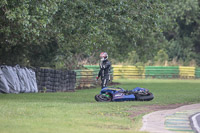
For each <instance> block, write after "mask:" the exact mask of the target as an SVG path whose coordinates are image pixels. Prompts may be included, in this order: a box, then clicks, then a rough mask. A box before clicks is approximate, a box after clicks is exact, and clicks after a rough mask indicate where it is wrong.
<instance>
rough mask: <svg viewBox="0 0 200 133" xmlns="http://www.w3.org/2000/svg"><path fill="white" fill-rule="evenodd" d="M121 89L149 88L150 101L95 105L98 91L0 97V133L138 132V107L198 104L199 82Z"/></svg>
mask: <svg viewBox="0 0 200 133" xmlns="http://www.w3.org/2000/svg"><path fill="white" fill-rule="evenodd" d="M116 82H120V83H121V85H118V86H120V87H123V88H124V89H129V90H130V89H132V88H135V87H144V88H148V89H149V90H150V91H151V92H152V93H153V94H154V96H155V99H154V100H153V101H149V102H110V103H98V102H96V101H95V99H94V96H95V94H97V93H99V91H100V88H97V89H87V90H78V91H76V92H69V93H37V94H33V93H32V94H1V95H0V132H1V133H29V132H31V133H36V132H37V133H55V132H57V133H76V132H77V133H89V132H91V133H94V132H98V133H103V132H106V133H109V132H114V133H129V132H130V133H133V132H139V131H138V130H139V128H140V127H141V119H142V115H144V114H141V115H139V116H136V117H131V116H132V114H134V112H138V111H139V110H138V106H145V105H150V106H151V105H152V106H153V105H168V104H177V103H183V104H191V103H199V102H200V80H150V79H147V80H145V79H143V80H118V81H116Z"/></svg>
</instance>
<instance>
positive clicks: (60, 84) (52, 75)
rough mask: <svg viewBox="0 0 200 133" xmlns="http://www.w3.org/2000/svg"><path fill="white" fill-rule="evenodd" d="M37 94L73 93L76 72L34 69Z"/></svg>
mask: <svg viewBox="0 0 200 133" xmlns="http://www.w3.org/2000/svg"><path fill="white" fill-rule="evenodd" d="M35 73H36V80H37V86H38V90H39V92H66V91H74V89H75V85H76V72H74V71H69V70H65V71H61V70H55V69H44V68H37V69H35Z"/></svg>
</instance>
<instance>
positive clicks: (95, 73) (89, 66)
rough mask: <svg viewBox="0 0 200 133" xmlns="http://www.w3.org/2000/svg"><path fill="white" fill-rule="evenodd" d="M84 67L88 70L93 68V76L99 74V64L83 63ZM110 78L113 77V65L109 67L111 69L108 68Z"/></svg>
mask: <svg viewBox="0 0 200 133" xmlns="http://www.w3.org/2000/svg"><path fill="white" fill-rule="evenodd" d="M84 67H85V68H86V69H89V70H93V75H94V78H95V77H96V76H97V75H98V74H99V70H100V68H99V65H84ZM110 78H111V80H112V79H113V67H111V70H110Z"/></svg>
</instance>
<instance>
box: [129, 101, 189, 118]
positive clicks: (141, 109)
mask: <svg viewBox="0 0 200 133" xmlns="http://www.w3.org/2000/svg"><path fill="white" fill-rule="evenodd" d="M183 105H185V104H169V105H144V106H133V107H132V108H133V110H129V111H128V112H129V113H131V115H130V117H131V118H135V117H136V116H139V115H142V114H147V113H150V112H154V111H159V110H167V109H175V108H178V107H181V106H183Z"/></svg>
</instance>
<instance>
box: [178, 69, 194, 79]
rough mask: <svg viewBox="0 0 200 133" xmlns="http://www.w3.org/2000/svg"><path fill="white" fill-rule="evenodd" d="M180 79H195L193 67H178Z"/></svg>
mask: <svg viewBox="0 0 200 133" xmlns="http://www.w3.org/2000/svg"><path fill="white" fill-rule="evenodd" d="M179 70H180V73H179V74H180V78H195V67H186V66H180V67H179Z"/></svg>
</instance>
